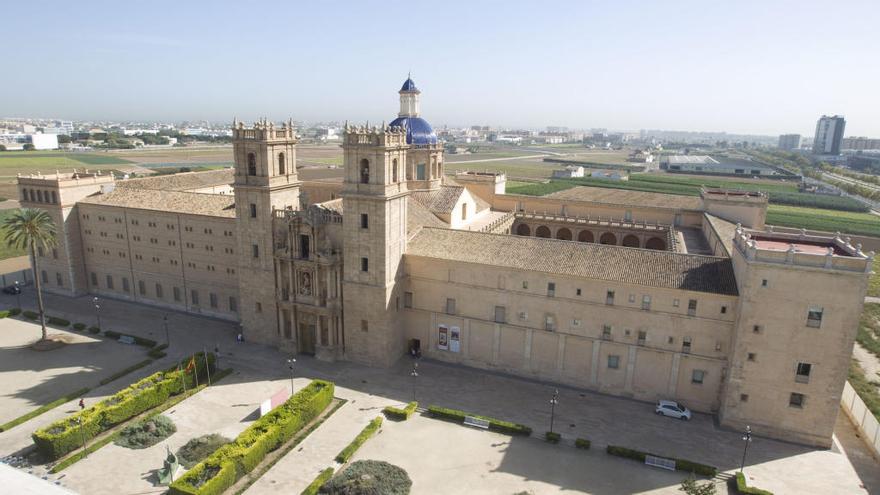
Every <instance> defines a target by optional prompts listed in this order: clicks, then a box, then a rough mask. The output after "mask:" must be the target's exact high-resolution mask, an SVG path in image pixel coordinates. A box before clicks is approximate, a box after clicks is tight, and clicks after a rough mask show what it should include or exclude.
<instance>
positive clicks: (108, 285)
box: [107, 275, 113, 289]
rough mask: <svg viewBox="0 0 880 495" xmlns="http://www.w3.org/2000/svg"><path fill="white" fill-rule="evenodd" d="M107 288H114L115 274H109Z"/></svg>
mask: <svg viewBox="0 0 880 495" xmlns="http://www.w3.org/2000/svg"><path fill="white" fill-rule="evenodd" d="M107 288H108V289H112V288H113V275H107Z"/></svg>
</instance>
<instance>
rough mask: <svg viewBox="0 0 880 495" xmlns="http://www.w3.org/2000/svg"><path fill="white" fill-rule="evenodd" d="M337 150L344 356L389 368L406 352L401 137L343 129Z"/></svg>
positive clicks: (396, 131)
mask: <svg viewBox="0 0 880 495" xmlns="http://www.w3.org/2000/svg"><path fill="white" fill-rule="evenodd" d="M342 149H343V155H344V164H345V183H344V185H343V190H342V204H343V220H342V229H343V256H344V258H343V291H342V295H343V307H344V308H345V315H344V322H345V338H346V353H345V355H346V358H347V359H349V360H352V361H355V362H360V363H363V364H368V365H373V366H390V365H391V364H393V363H394V362H395V361H396V360H397V358H398V357H399V356H400V355H401V354H402V353H403V352H404V339H403V332H402V329H401V327H400V324H399V323H398V318H397V314H396V313H397V311H398V310H399V303H398V297H399V294H398V281H400V279H401V278H402V276H403V263H402V260H403V254H404V253H405V251H406V242H407V229H406V216H407V196H408V195H409V193H408V191H407V186H406V179H405V176H404V167H405V165H406V158H407V157H406V153H407V150H408V149H409V145H407V143H406V131H405V130H404V129H403V128H401V127H389V126H386V125H384V124H383V125H382V126H381V127H372V128H371V127H369V126H366V127H351V126H349V125H348V124H346V126H345V130H344V133H343V144H342Z"/></svg>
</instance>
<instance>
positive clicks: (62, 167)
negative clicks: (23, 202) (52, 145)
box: [0, 151, 132, 177]
mask: <svg viewBox="0 0 880 495" xmlns="http://www.w3.org/2000/svg"><path fill="white" fill-rule="evenodd" d="M129 163H132V162H131V161H129V160H126V159H124V158H120V157H119V156H117V155H110V154H96V153H64V152H60V151H58V152H29V151H3V152H0V176H6V177H15V176H16V175H17V174H19V173H22V174H29V173H34V172H42V173H44V174H45V173H54V172H55V171H56V170H58V171H62V172H67V171H70V170H72V169H74V168H77V169H82V168H86V167H88V168H100V169H103V170H106V169H109V168H111V167H105V165H125V164H129Z"/></svg>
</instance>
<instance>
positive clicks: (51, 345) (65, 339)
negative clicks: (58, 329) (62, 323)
mask: <svg viewBox="0 0 880 495" xmlns="http://www.w3.org/2000/svg"><path fill="white" fill-rule="evenodd" d="M71 342H73V337H72V336H71V335H63V334H51V335H49V336H47V337H46V338H45V339H40V340H38V341H36V342H34V343H33V344H31V349H33V350H35V351H54V350H55V349H59V348H61V347H64V346H66V345H67V344H70V343H71Z"/></svg>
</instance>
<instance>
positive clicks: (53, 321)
mask: <svg viewBox="0 0 880 495" xmlns="http://www.w3.org/2000/svg"><path fill="white" fill-rule="evenodd" d="M46 323H48V324H50V325H55V326H56V327H69V326H70V321H69V320H65V319H64V318H58V317H57V316H50V317H48V318H46Z"/></svg>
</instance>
